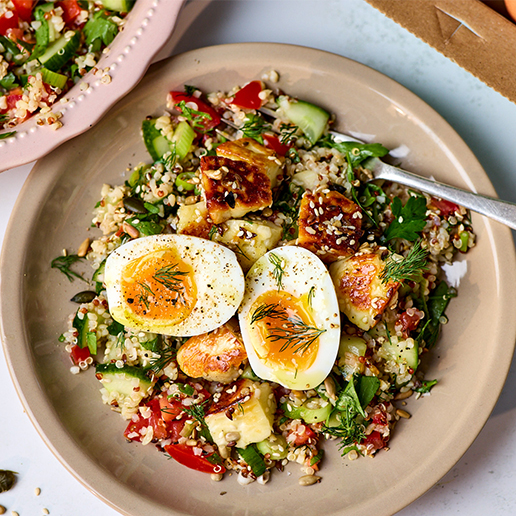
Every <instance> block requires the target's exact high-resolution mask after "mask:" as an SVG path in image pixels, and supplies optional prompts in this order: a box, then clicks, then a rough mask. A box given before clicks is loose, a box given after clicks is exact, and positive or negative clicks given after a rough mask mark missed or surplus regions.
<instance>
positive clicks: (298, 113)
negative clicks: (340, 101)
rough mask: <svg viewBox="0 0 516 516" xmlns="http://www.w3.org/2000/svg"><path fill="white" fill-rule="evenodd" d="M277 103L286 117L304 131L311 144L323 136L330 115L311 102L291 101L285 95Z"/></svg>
mask: <svg viewBox="0 0 516 516" xmlns="http://www.w3.org/2000/svg"><path fill="white" fill-rule="evenodd" d="M277 102H278V105H279V108H280V110H281V111H282V113H283V114H284V115H285V117H286V118H288V119H289V120H290V121H291V122H292V123H293V124H295V125H297V126H298V127H299V128H300V129H301V131H303V133H304V135H305V136H306V137H307V138H308V139H309V140H310V143H312V144H315V142H316V141H317V140H318V139H319V138H320V137H321V136H322V135H323V133H324V131H325V129H326V126H327V125H328V120H329V119H330V114H329V113H328V112H327V111H325V110H324V109H322V108H320V107H319V106H316V105H314V104H310V102H305V101H304V100H296V99H291V98H288V97H285V96H283V95H282V96H280V97H278V100H277Z"/></svg>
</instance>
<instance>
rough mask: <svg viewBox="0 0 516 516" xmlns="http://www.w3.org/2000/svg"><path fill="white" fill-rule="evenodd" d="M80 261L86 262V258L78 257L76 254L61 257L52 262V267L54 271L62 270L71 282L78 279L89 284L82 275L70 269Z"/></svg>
mask: <svg viewBox="0 0 516 516" xmlns="http://www.w3.org/2000/svg"><path fill="white" fill-rule="evenodd" d="M80 260H84V258H83V257H82V256H77V255H76V254H69V255H67V256H59V257H57V258H54V259H53V260H52V262H51V263H50V267H51V268H52V269H58V270H60V271H61V272H62V273H63V274H64V275H65V276H66V277H67V278H68V279H69V280H70V281H73V280H74V278H78V279H80V280H82V281H85V282H86V283H88V281H87V280H85V279H84V278H83V277H82V276H81V275H80V274H78V273H77V272H75V271H72V270H71V269H70V267H71V266H72V265H73V264H74V263H76V262H78V261H80Z"/></svg>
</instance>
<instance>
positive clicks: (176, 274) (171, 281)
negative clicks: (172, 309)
mask: <svg viewBox="0 0 516 516" xmlns="http://www.w3.org/2000/svg"><path fill="white" fill-rule="evenodd" d="M177 266H178V264H177V263H175V264H174V265H166V266H165V267H162V268H161V269H159V270H158V271H157V272H156V274H155V275H154V276H153V278H154V279H155V280H156V281H157V282H158V283H161V284H162V285H163V286H164V287H165V288H168V289H169V290H172V291H173V292H177V293H179V290H184V285H183V282H182V281H181V278H182V277H183V276H188V272H186V271H180V270H177Z"/></svg>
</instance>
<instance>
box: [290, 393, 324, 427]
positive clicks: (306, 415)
mask: <svg viewBox="0 0 516 516" xmlns="http://www.w3.org/2000/svg"><path fill="white" fill-rule="evenodd" d="M319 399H320V398H310V399H309V400H307V401H305V402H304V403H303V404H302V405H301V406H300V407H295V406H294V405H291V404H290V403H288V402H287V403H283V404H282V405H281V408H282V410H283V412H285V415H286V416H287V417H289V418H290V419H302V420H303V421H304V422H305V423H308V424H311V423H319V422H320V421H326V419H328V417H329V415H330V413H331V411H332V408H333V406H332V405H331V403H328V402H325V401H324V400H322V399H321V402H322V403H324V406H320V404H319V406H314V407H312V405H317V403H316V400H319Z"/></svg>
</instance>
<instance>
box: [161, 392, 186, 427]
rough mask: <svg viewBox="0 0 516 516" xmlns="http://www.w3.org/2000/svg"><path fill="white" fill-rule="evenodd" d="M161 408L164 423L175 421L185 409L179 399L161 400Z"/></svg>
mask: <svg viewBox="0 0 516 516" xmlns="http://www.w3.org/2000/svg"><path fill="white" fill-rule="evenodd" d="M159 406H160V409H161V417H162V418H163V421H166V422H168V421H173V420H174V419H176V417H177V416H179V414H181V412H182V411H183V409H184V407H183V405H182V404H181V401H180V400H179V399H173V398H172V399H167V398H160V400H159Z"/></svg>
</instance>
